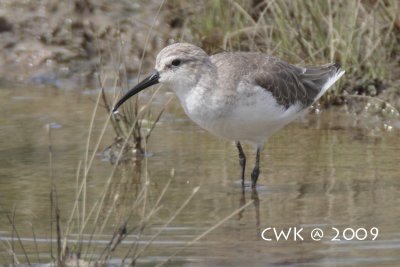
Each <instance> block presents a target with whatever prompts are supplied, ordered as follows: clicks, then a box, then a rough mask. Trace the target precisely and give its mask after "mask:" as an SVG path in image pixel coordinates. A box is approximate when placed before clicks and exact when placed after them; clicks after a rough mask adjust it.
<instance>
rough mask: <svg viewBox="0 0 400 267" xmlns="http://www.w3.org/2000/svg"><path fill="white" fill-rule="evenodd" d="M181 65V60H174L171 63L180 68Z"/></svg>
mask: <svg viewBox="0 0 400 267" xmlns="http://www.w3.org/2000/svg"><path fill="white" fill-rule="evenodd" d="M180 64H181V61H180V60H179V59H174V60H172V62H171V65H172V66H175V67H177V66H179V65H180Z"/></svg>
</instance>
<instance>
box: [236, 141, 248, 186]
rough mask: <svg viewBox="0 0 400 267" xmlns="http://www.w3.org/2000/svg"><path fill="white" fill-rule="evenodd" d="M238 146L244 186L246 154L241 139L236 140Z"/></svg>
mask: <svg viewBox="0 0 400 267" xmlns="http://www.w3.org/2000/svg"><path fill="white" fill-rule="evenodd" d="M236 147H237V149H238V151H239V163H240V167H242V174H241V178H242V186H244V170H245V168H246V155H245V154H244V152H243V148H242V145H241V144H240V142H239V141H237V142H236Z"/></svg>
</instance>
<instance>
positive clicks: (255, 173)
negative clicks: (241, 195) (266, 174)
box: [251, 147, 261, 188]
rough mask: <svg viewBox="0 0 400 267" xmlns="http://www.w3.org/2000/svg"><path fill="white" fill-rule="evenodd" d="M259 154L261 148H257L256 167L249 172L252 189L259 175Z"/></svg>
mask: <svg viewBox="0 0 400 267" xmlns="http://www.w3.org/2000/svg"><path fill="white" fill-rule="evenodd" d="M260 152H261V147H257V154H256V165H255V166H254V169H253V171H252V172H251V187H252V188H255V187H256V184H257V179H258V175H260Z"/></svg>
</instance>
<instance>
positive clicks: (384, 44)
mask: <svg viewBox="0 0 400 267" xmlns="http://www.w3.org/2000/svg"><path fill="white" fill-rule="evenodd" d="M199 7H200V8H199ZM170 8H172V10H173V14H175V16H178V14H179V17H180V18H185V21H183V22H182V23H181V25H185V26H186V28H185V29H184V31H183V35H184V36H183V38H182V39H184V40H193V41H195V42H199V43H200V45H201V46H202V47H205V48H206V49H207V50H208V51H211V52H213V51H219V50H232V51H236V50H250V51H261V52H266V53H271V54H274V55H276V56H278V57H281V58H283V59H285V60H287V61H289V62H291V63H296V64H310V65H311V64H322V63H326V62H327V61H331V62H339V63H341V65H342V66H343V68H344V69H345V70H346V79H345V82H344V83H343V84H342V85H341V86H337V87H336V88H337V90H336V91H331V95H328V98H329V99H326V100H329V102H330V103H332V102H337V101H340V100H341V98H340V97H341V96H343V94H345V92H346V93H349V94H362V95H368V96H377V95H379V94H381V93H382V92H383V91H384V90H385V89H388V88H392V87H395V85H396V84H397V85H399V79H400V66H399V63H398V62H400V56H399V55H400V45H399V41H400V18H399V15H398V14H400V5H399V2H398V1H396V0H388V1H386V0H385V1H383V0H374V1H361V0H357V1H331V0H321V1H291V0H282V1H243V0H238V1H234V0H218V1H200V2H198V3H197V4H196V5H192V4H191V3H189V2H186V1H180V0H175V1H172V3H171V4H170ZM173 17H174V16H173ZM398 88H399V87H397V89H395V90H396V93H397V94H400V92H399V89H398ZM392 89H393V88H392Z"/></svg>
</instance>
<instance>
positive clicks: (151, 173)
mask: <svg viewBox="0 0 400 267" xmlns="http://www.w3.org/2000/svg"><path fill="white" fill-rule="evenodd" d="M95 99H96V94H88V93H85V92H83V93H82V92H77V91H73V90H60V89H54V88H47V87H37V88H33V87H32V88H31V87H26V86H16V85H12V86H11V85H9V84H1V88H0V102H1V103H0V112H1V114H2V116H1V117H0V121H1V123H0V128H1V131H0V240H1V241H2V243H3V244H2V247H1V249H0V262H1V263H3V264H8V263H10V262H11V257H10V256H9V254H8V253H7V252H6V250H5V248H6V247H7V246H8V244H11V243H12V239H13V238H12V231H11V230H12V228H11V226H10V223H9V222H8V218H7V215H9V217H11V218H12V213H13V210H15V218H14V221H15V225H16V228H17V231H18V234H19V235H20V237H21V239H22V241H23V243H24V247H25V249H26V250H27V253H28V255H29V256H30V261H31V263H38V262H39V260H40V262H42V263H45V262H48V261H49V238H50V234H49V232H50V224H49V216H50V215H49V213H50V212H49V210H50V201H49V191H50V178H49V169H50V165H49V149H48V145H49V137H48V133H47V131H46V128H45V125H46V124H48V123H51V125H52V127H51V128H52V129H51V139H52V148H53V175H54V179H55V182H56V184H57V192H58V196H59V206H60V209H61V221H62V222H63V230H65V227H66V222H67V220H68V217H69V214H70V211H71V209H72V207H73V204H74V199H75V192H76V178H75V177H76V171H77V166H78V163H79V161H80V160H83V159H84V155H85V150H86V149H85V145H86V138H87V134H88V125H89V122H90V116H91V113H92V110H93V108H94V102H95ZM163 99H164V98H163V97H161V98H160V99H158V100H157V102H160V103H162V102H163ZM155 105H157V103H156V104H155ZM158 105H159V104H158ZM105 118H106V114H105V112H104V111H103V110H101V109H100V110H99V113H98V116H97V117H96V119H95V123H94V129H93V140H95V138H96V136H98V135H99V133H100V131H101V128H102V126H103V123H104V121H105ZM353 122H354V118H353V117H351V116H350V115H346V113H345V111H344V109H343V108H332V109H329V110H326V111H323V112H322V113H321V114H319V115H316V114H310V115H308V116H307V117H306V118H304V119H302V120H299V121H297V122H295V123H292V124H291V125H289V126H288V127H286V128H284V129H283V130H282V131H280V132H279V133H278V134H276V135H275V136H273V137H272V138H271V139H270V140H269V142H268V143H267V144H266V146H265V149H264V151H263V153H262V157H261V175H260V178H259V186H258V188H257V190H256V191H252V190H251V189H250V188H248V187H246V188H245V190H244V191H242V189H241V186H240V181H239V166H238V158H237V152H236V148H235V146H234V145H233V144H232V143H231V142H229V141H224V140H220V139H218V138H215V137H213V136H211V135H210V134H208V133H207V132H205V131H204V130H202V129H200V128H199V127H197V126H196V125H194V124H193V123H192V122H190V121H189V120H188V118H187V117H186V116H185V115H184V114H183V113H182V110H181V109H180V107H179V105H178V103H176V101H174V102H173V103H171V104H170V105H169V108H168V109H167V112H166V114H165V116H163V119H162V120H161V122H160V124H159V125H158V126H157V128H156V130H155V131H154V133H153V135H152V137H151V138H150V142H149V145H148V150H149V151H150V152H151V155H152V156H151V157H149V158H148V159H147V162H143V163H142V165H141V169H142V175H141V181H142V182H138V181H137V179H135V175H134V172H133V171H132V170H130V169H132V168H128V169H123V168H119V169H118V170H117V172H116V175H115V176H116V178H115V179H114V181H113V187H114V189H113V190H114V191H113V192H112V194H113V195H111V197H114V196H116V195H118V196H119V197H120V198H121V199H123V200H124V201H121V202H120V204H119V207H118V208H119V209H121V210H124V208H128V207H129V206H130V205H131V204H132V199H135V197H136V196H137V194H138V192H140V188H141V187H142V186H143V181H144V180H145V179H150V185H149V187H148V197H149V203H154V202H155V201H156V200H157V198H158V196H159V195H160V194H161V192H162V190H163V188H164V186H165V184H166V183H167V182H168V181H169V180H170V177H171V170H173V172H174V175H173V178H172V181H171V185H170V187H169V189H168V191H167V192H166V194H165V196H164V198H163V200H162V205H163V208H162V210H161V211H160V213H157V214H156V216H154V217H153V218H152V220H151V225H148V226H147V227H146V228H145V231H144V233H143V235H142V236H140V242H139V244H140V246H143V245H144V244H146V242H147V241H148V240H149V239H150V238H151V236H152V235H153V234H154V233H156V232H157V231H158V230H159V229H160V228H161V227H162V226H163V224H164V223H165V222H166V221H167V220H168V219H169V218H170V216H172V215H173V214H174V212H175V211H176V210H177V209H178V208H179V207H180V205H181V204H182V203H183V202H184V201H185V200H186V199H187V197H188V196H189V195H190V194H191V192H192V190H193V188H195V187H196V186H200V189H199V191H198V193H197V194H196V195H195V196H194V197H193V199H192V200H191V201H190V202H189V204H188V206H187V207H185V208H184V209H183V211H182V212H181V213H180V214H179V215H178V216H177V217H176V218H175V220H173V221H172V222H171V224H170V225H169V226H168V227H166V228H164V229H163V231H162V233H161V235H160V236H158V237H157V238H156V239H155V241H154V242H153V244H151V245H150V246H149V247H148V248H147V249H146V250H145V252H144V254H142V256H141V257H140V258H139V259H138V261H137V263H138V264H139V266H142V265H146V266H153V265H155V264H156V263H159V262H160V261H163V260H164V259H166V257H168V256H169V255H171V254H172V253H174V251H175V250H176V249H179V248H182V247H183V246H185V244H186V243H187V242H188V241H191V240H193V239H194V238H196V237H197V236H199V235H200V234H202V233H203V232H204V231H206V230H207V229H209V228H210V227H212V226H213V225H215V224H216V223H217V222H219V221H220V220H222V219H224V218H225V217H226V216H228V215H229V214H231V213H232V212H234V211H235V210H236V209H238V208H240V207H241V206H243V205H244V204H245V203H248V202H249V201H254V202H253V203H251V204H250V206H248V207H247V208H246V209H245V210H244V211H243V212H240V213H238V214H235V215H234V216H233V217H232V218H231V219H229V220H228V221H226V222H225V223H224V224H222V225H221V226H220V227H219V228H217V229H216V230H214V231H212V232H211V233H209V234H208V235H207V236H206V237H205V238H203V239H201V240H200V241H199V242H197V243H196V244H194V245H192V246H191V247H189V248H186V249H185V250H183V251H182V252H180V253H179V254H178V255H177V256H176V257H174V259H173V261H172V262H170V263H169V264H168V265H169V266H244V265H248V266H398V262H399V261H400V232H399V227H400V218H399V214H400V179H399V178H400V171H399V168H398V166H397V164H398V159H399V157H398V155H399V151H400V139H399V137H398V136H399V135H398V134H399V132H398V130H396V129H395V130H393V131H392V132H380V133H378V134H376V133H374V134H369V132H368V131H365V130H364V129H360V128H358V127H357V126H355V125H354V123H353ZM112 139H113V132H112V130H111V128H108V129H107V131H106V134H105V138H104V140H103V141H102V142H101V145H100V148H101V149H104V148H105V147H106V146H107V145H109V144H110V143H111V141H112ZM94 143H95V142H94V141H92V142H91V145H90V149H91V150H92V149H93V148H94ZM245 151H246V152H247V156H248V166H249V167H248V170H247V174H248V175H249V172H250V169H251V167H252V164H253V162H254V159H253V157H254V151H252V148H251V147H247V146H246V147H245ZM99 152H101V151H99ZM146 165H147V172H146V171H145V170H146ZM111 169H112V166H111V165H110V164H109V163H108V162H106V161H104V160H103V159H102V157H101V156H97V157H95V160H94V165H93V168H92V171H91V172H90V175H89V178H88V179H89V180H88V186H87V187H88V188H87V190H88V193H87V199H86V203H87V206H88V207H90V206H91V205H92V204H93V203H94V202H95V201H96V200H97V199H98V198H99V195H100V194H101V192H102V190H103V189H104V186H105V183H106V181H107V179H108V175H109V173H110V171H111ZM121 177H122V178H121ZM111 197H110V198H111ZM112 221H113V220H112ZM113 227H114V225H113V224H112V222H111V223H110V224H107V226H106V228H105V229H106V230H105V231H104V235H102V236H97V237H96V244H97V245H99V246H101V245H104V244H107V243H108V242H109V240H110V239H111V235H112V230H113ZM268 227H271V228H275V229H276V230H277V231H280V230H285V231H288V230H289V229H292V230H291V231H293V230H294V227H296V229H297V230H299V229H301V228H303V230H302V231H301V232H300V234H299V235H300V236H301V237H302V238H303V240H301V238H300V237H299V236H296V240H294V238H295V236H294V235H293V232H291V235H289V238H288V239H289V240H287V241H286V240H283V239H282V238H283V237H282V236H281V238H280V240H279V241H277V240H276V238H275V237H274V232H273V230H270V231H264V230H265V229H266V228H268ZM32 228H34V230H33V231H34V233H35V237H36V241H37V244H38V247H39V250H40V254H39V255H40V259H38V257H37V253H36V252H35V248H34V242H33V239H34V238H33V234H32ZM314 228H320V229H321V230H322V231H323V232H324V236H323V237H322V239H321V240H320V241H314V240H312V238H311V231H312V230H313V229H314ZM333 228H337V229H338V231H339V232H340V234H339V235H338V236H336V230H335V229H333ZM346 228H351V229H350V230H346V231H345V232H344V230H345V229H346ZM360 228H364V229H365V230H366V236H365V240H357V238H356V237H354V238H351V237H352V231H354V232H355V231H357V229H360ZM371 229H372V230H371ZM376 229H378V231H379V234H378V236H377V238H376V240H372V239H373V237H374V234H375V232H374V231H376ZM263 231H264V233H265V235H264V237H265V238H270V239H272V240H271V241H266V240H263V239H262V238H261V233H262V232H263ZM343 232H344V236H343ZM364 233H365V232H364V230H363V229H361V230H359V231H358V237H359V238H360V239H363V238H364ZM74 234H75V235H74ZM76 234H77V233H76V232H73V234H72V235H71V239H73V238H74V237H76ZM88 234H89V233H88ZM53 237H54V236H53ZM317 237H318V236H317ZM345 238H347V239H351V240H344V239H345ZM89 239H90V236H85V235H84V236H83V240H89ZM332 239H340V241H334V240H332ZM135 240H136V237H135V236H133V235H132V236H128V238H127V239H126V241H125V243H123V244H122V245H121V248H122V249H126V248H128V247H129V246H130V244H132V243H133V242H135ZM15 249H16V251H17V256H18V259H19V260H20V261H21V262H26V259H25V258H24V255H23V252H22V250H21V248H20V247H19V246H18V245H17V244H15ZM122 257H123V253H120V254H118V253H116V254H115V257H114V258H113V261H111V263H115V264H118V263H119V261H120V260H121V258H122Z"/></svg>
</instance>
